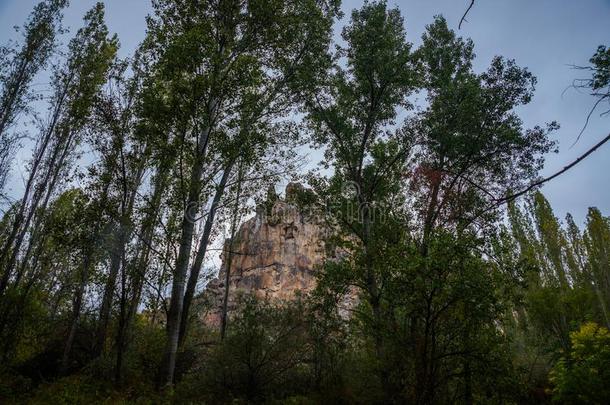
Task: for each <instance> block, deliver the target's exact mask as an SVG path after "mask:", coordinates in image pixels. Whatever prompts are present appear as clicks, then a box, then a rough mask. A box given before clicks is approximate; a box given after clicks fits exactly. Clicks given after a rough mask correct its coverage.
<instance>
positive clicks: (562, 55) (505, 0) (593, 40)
mask: <svg viewBox="0 0 610 405" xmlns="http://www.w3.org/2000/svg"><path fill="white" fill-rule="evenodd" d="M36 3H37V1H36V0H0V43H5V42H7V40H9V39H10V38H14V37H15V35H14V31H13V29H12V27H13V26H15V25H21V24H22V23H23V22H24V21H25V19H26V17H27V15H28V14H29V12H30V11H31V9H32V7H33V6H34V5H35V4H36ZM71 3H72V4H71V6H70V8H69V9H68V10H67V11H66V13H65V19H64V22H65V25H66V26H68V27H71V28H72V32H75V31H76V29H77V28H78V27H79V26H80V23H81V18H82V16H83V14H84V13H85V11H86V10H87V9H89V8H90V7H91V6H92V5H93V4H94V3H95V2H94V1H93V0H71ZM105 3H106V11H107V22H108V26H109V28H110V30H111V32H116V33H117V34H118V35H119V38H120V41H121V45H122V48H121V56H128V55H129V54H130V53H131V52H132V51H133V50H134V49H135V47H136V46H137V44H138V43H139V42H140V41H141V40H142V38H143V36H144V31H145V21H144V17H145V16H146V14H147V13H149V12H150V10H151V8H150V2H149V1H148V0H107V1H105ZM388 3H389V4H390V5H391V6H399V8H400V9H401V11H402V15H403V17H404V19H405V25H406V30H407V35H408V39H409V41H411V42H413V43H414V44H415V45H416V46H417V45H419V44H420V42H421V41H420V37H421V34H422V32H423V31H424V29H425V26H426V24H429V23H430V22H431V21H432V18H433V16H434V15H438V14H442V15H444V16H445V17H446V19H447V21H448V23H449V25H450V27H452V28H454V29H455V30H457V26H458V22H459V20H460V17H461V16H462V14H463V13H464V11H465V9H466V7H467V6H468V3H469V1H468V0H403V1H389V2H388ZM361 4H362V1H354V0H350V1H345V2H344V3H343V10H344V11H345V12H346V15H345V18H344V20H347V19H348V18H349V13H350V11H351V10H352V9H353V8H357V7H360V6H361ZM467 20H468V21H467V22H466V23H464V24H463V25H462V29H461V30H459V31H458V34H459V35H461V36H464V37H470V38H472V39H473V41H474V43H475V52H476V54H477V59H476V61H475V69H476V70H477V71H482V70H485V69H486V67H487V66H488V64H489V62H490V61H491V59H492V57H493V56H494V55H502V56H505V57H507V58H512V59H515V60H516V61H517V63H518V64H519V65H520V66H526V67H528V68H529V69H530V70H531V71H532V72H533V73H534V74H535V75H536V76H537V77H538V85H537V91H536V93H535V96H534V99H533V101H532V102H531V103H530V104H529V105H527V106H525V107H524V108H520V109H519V114H520V116H521V117H522V119H523V121H524V123H525V124H526V126H528V127H531V126H534V125H536V124H544V123H546V122H550V121H553V120H556V121H557V122H559V123H560V124H561V129H560V130H559V131H557V132H556V133H555V138H556V139H557V140H558V141H559V148H560V152H559V153H558V154H557V155H551V156H549V157H548V159H547V165H546V168H545V170H544V172H543V174H550V173H552V172H554V171H556V170H558V169H560V168H561V167H563V166H565V164H567V163H569V162H571V161H572V160H573V159H574V158H575V157H577V156H578V155H580V154H581V153H583V151H586V150H587V149H589V148H590V147H591V146H592V145H593V144H595V143H597V142H598V141H599V140H600V139H601V138H602V137H604V136H606V135H607V134H608V133H609V132H610V116H606V117H599V114H595V115H594V116H593V117H592V119H591V121H590V123H589V126H588V127H587V130H586V132H585V133H584V134H583V136H582V138H581V140H580V141H579V142H578V143H577V144H576V145H575V146H574V147H572V148H570V146H571V145H572V143H573V142H574V141H575V139H576V136H577V135H578V132H579V131H580V129H581V127H582V126H583V124H584V120H585V117H586V116H587V113H588V112H589V110H590V108H591V106H592V105H593V103H594V101H595V100H594V99H593V98H592V97H591V96H589V95H587V94H586V93H582V92H580V93H579V92H577V91H575V90H573V89H568V90H567V91H565V90H566V89H567V88H568V87H569V85H570V84H571V83H572V81H573V80H574V79H576V78H579V77H583V72H578V71H575V70H574V69H572V68H571V67H570V65H585V64H587V63H588V59H589V58H590V57H591V55H592V54H593V53H594V52H595V49H596V48H597V46H598V45H600V44H606V45H609V46H610V23H609V22H610V0H580V1H574V0H536V1H534V0H478V1H477V2H476V3H475V6H474V7H473V9H472V10H471V12H470V13H469V15H468V17H467ZM340 24H342V23H340ZM564 91H565V92H564ZM606 109H607V108H606ZM600 112H601V110H600ZM28 153H29V152H28V151H22V152H21V155H20V156H19V159H20V161H22V162H23V160H24V159H26V158H27V157H28ZM17 177H18V176H17V175H14V176H13V180H12V182H11V184H12V186H13V187H14V188H15V189H18V185H17V183H18V182H19V181H20V179H19V178H17ZM609 180H610V144H608V145H605V146H604V147H603V148H602V149H600V150H599V151H598V152H596V153H595V154H593V155H592V156H590V157H589V158H587V159H586V160H585V161H584V162H582V163H581V164H580V165H578V166H577V167H575V168H574V169H572V170H571V171H569V172H568V173H566V174H564V175H563V176H561V177H559V178H557V179H555V180H554V181H552V182H551V183H549V184H547V185H545V186H544V187H543V192H544V193H545V195H546V196H547V197H548V198H549V200H550V201H551V204H552V205H553V208H554V209H555V212H556V214H557V215H558V216H559V217H561V218H563V217H564V216H565V214H566V213H567V212H571V213H572V214H573V215H574V217H575V218H576V220H577V221H579V222H581V221H583V220H584V217H585V215H586V211H587V207H589V206H597V207H598V208H600V209H601V210H602V212H603V213H604V214H605V215H610V187H609V185H610V184H609V183H610V181H609Z"/></svg>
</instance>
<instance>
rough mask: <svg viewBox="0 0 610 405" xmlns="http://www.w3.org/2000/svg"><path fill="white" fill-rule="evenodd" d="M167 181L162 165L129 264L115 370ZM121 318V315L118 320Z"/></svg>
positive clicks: (135, 306)
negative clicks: (128, 296) (128, 279)
mask: <svg viewBox="0 0 610 405" xmlns="http://www.w3.org/2000/svg"><path fill="white" fill-rule="evenodd" d="M168 181H169V176H168V171H167V170H166V168H165V167H164V166H163V167H160V168H159V169H158V170H157V176H156V178H155V180H154V186H153V193H152V198H151V202H150V206H149V208H148V212H147V214H146V217H145V218H144V220H143V221H142V226H141V232H140V238H141V239H140V243H139V244H138V252H137V253H136V254H135V260H134V263H133V265H132V266H131V267H132V268H131V273H130V274H131V283H130V286H131V298H130V300H129V303H128V309H127V312H126V314H125V315H124V320H123V321H122V322H119V330H118V334H117V348H118V349H117V350H118V352H121V353H120V355H119V353H118V352H117V364H116V369H117V370H121V368H122V357H123V353H124V352H126V351H127V349H128V345H129V334H130V328H131V324H132V322H133V320H134V318H135V316H136V313H137V311H138V306H139V304H140V297H141V295H142V288H143V285H144V278H145V277H146V268H147V266H148V261H149V258H150V252H151V246H152V240H153V236H154V231H155V227H156V221H157V218H158V216H159V212H158V211H159V208H160V206H161V201H162V196H163V193H164V192H165V191H166V189H167V183H168ZM122 316H123V315H122ZM122 319H123V318H122V317H121V318H120V320H122ZM120 379H121V375H120V374H117V380H118V381H120Z"/></svg>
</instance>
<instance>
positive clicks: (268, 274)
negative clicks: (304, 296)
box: [204, 183, 335, 325]
mask: <svg viewBox="0 0 610 405" xmlns="http://www.w3.org/2000/svg"><path fill="white" fill-rule="evenodd" d="M285 195H286V197H285V198H284V199H280V198H279V197H275V196H273V197H272V198H269V199H268V201H267V203H266V204H263V205H261V206H259V207H258V208H257V211H256V215H255V216H254V217H253V218H251V219H249V220H248V221H246V222H245V223H243V224H242V226H241V227H240V228H239V231H238V232H237V234H236V235H235V238H234V240H233V242H231V241H230V240H227V241H226V242H225V248H224V252H223V254H222V257H221V259H222V266H221V270H220V273H219V275H218V278H216V279H214V280H212V281H211V282H210V283H209V284H208V287H207V289H206V291H205V293H204V295H205V297H206V298H207V300H209V301H210V303H211V305H212V307H211V310H210V311H209V312H208V314H207V315H206V316H205V322H206V323H207V324H213V325H215V324H219V323H220V317H221V311H222V302H223V294H224V283H225V278H226V272H227V270H229V299H228V308H229V312H230V311H231V310H232V309H233V308H235V305H236V299H237V297H238V296H239V294H243V293H245V294H254V295H255V296H257V297H259V298H267V299H271V300H275V299H281V300H286V299H291V298H293V297H294V296H295V294H296V293H297V291H301V292H304V293H306V292H308V291H311V290H312V289H313V288H314V287H315V273H316V271H317V270H318V269H319V267H320V266H321V265H322V263H323V262H324V260H325V259H326V257H327V256H329V255H328V254H327V251H328V250H329V249H328V248H327V246H326V242H325V241H326V240H327V232H328V230H327V228H326V227H325V226H324V224H323V222H322V221H321V219H320V218H319V217H317V216H313V215H310V214H309V213H305V212H304V210H303V209H301V208H299V204H297V201H298V200H299V199H302V198H303V196H305V197H307V190H305V189H304V188H303V187H302V186H301V185H299V184H296V183H290V184H289V185H288V186H287V187H286V193H285ZM229 251H231V253H229ZM229 254H230V255H231V258H230V259H229ZM330 256H335V253H333V254H331V255H330ZM229 261H230V262H231V264H230V268H228V267H229V265H228V262H229Z"/></svg>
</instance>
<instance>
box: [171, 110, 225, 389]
mask: <svg viewBox="0 0 610 405" xmlns="http://www.w3.org/2000/svg"><path fill="white" fill-rule="evenodd" d="M210 105H211V108H209V111H210V114H209V116H210V118H212V119H211V120H210V122H213V121H214V120H215V117H216V111H217V108H218V101H212V102H211V104H210ZM211 131H212V127H211V126H208V127H206V128H205V129H204V131H203V133H202V136H201V137H200V139H199V142H198V145H197V150H196V156H195V162H194V163H193V168H192V170H191V176H190V184H189V194H188V198H187V202H186V207H185V211H184V217H183V218H182V226H181V228H182V232H181V236H180V248H179V250H178V258H177V259H176V267H175V269H174V279H173V282H172V295H171V298H170V304H169V313H168V316H167V342H166V346H165V354H164V361H163V365H162V368H161V384H163V385H165V386H171V385H172V384H173V383H174V371H175V369H176V356H177V353H178V338H179V335H180V321H181V319H182V305H183V303H184V301H183V299H184V287H185V282H186V272H187V270H188V265H189V259H190V256H191V249H192V244H193V233H194V232H193V231H194V228H195V217H196V215H197V212H198V211H199V206H200V204H201V202H200V199H201V196H200V194H201V187H202V184H201V176H202V175H203V170H204V159H205V156H206V152H207V147H208V142H209V138H210V135H211Z"/></svg>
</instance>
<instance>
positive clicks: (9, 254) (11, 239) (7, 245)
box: [0, 86, 67, 298]
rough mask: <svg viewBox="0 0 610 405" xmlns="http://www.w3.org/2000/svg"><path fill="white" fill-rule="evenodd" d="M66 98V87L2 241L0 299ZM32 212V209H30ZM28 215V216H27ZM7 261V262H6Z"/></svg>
mask: <svg viewBox="0 0 610 405" xmlns="http://www.w3.org/2000/svg"><path fill="white" fill-rule="evenodd" d="M66 96H67V86H66V87H65V88H64V91H63V92H62V93H61V95H60V97H59V99H58V102H57V104H56V106H55V110H54V112H53V116H52V118H51V122H50V124H49V127H48V128H47V130H46V131H45V133H44V135H43V137H42V140H41V142H40V146H39V147H38V148H37V151H36V155H35V156H34V160H33V163H32V169H31V170H30V175H29V176H28V181H27V182H26V186H25V191H24V193H23V197H22V198H21V204H20V206H19V209H18V211H17V214H16V215H15V219H14V221H13V226H12V227H11V232H10V233H9V235H8V237H7V238H6V240H5V241H4V244H3V246H2V249H1V251H0V266H2V267H3V273H2V278H1V279H0V298H1V297H2V296H3V295H4V291H5V290H6V287H7V286H8V282H9V280H10V277H11V273H12V272H13V268H14V265H15V260H16V257H17V254H18V253H19V252H18V250H19V249H18V247H17V246H14V245H15V240H16V239H17V237H18V235H19V234H20V230H21V229H22V228H27V224H24V223H23V221H24V217H25V215H26V212H27V206H28V202H29V199H30V193H31V192H32V191H33V188H34V185H35V183H36V178H37V174H38V169H39V167H40V165H41V164H42V161H43V159H44V156H45V154H46V150H47V147H48V146H49V142H50V141H51V138H52V136H53V133H54V132H55V128H56V127H57V124H58V122H59V119H60V115H61V111H62V107H63V104H64V101H65V99H66ZM30 210H33V208H30ZM28 215H29V214H28ZM7 259H8V260H7Z"/></svg>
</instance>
